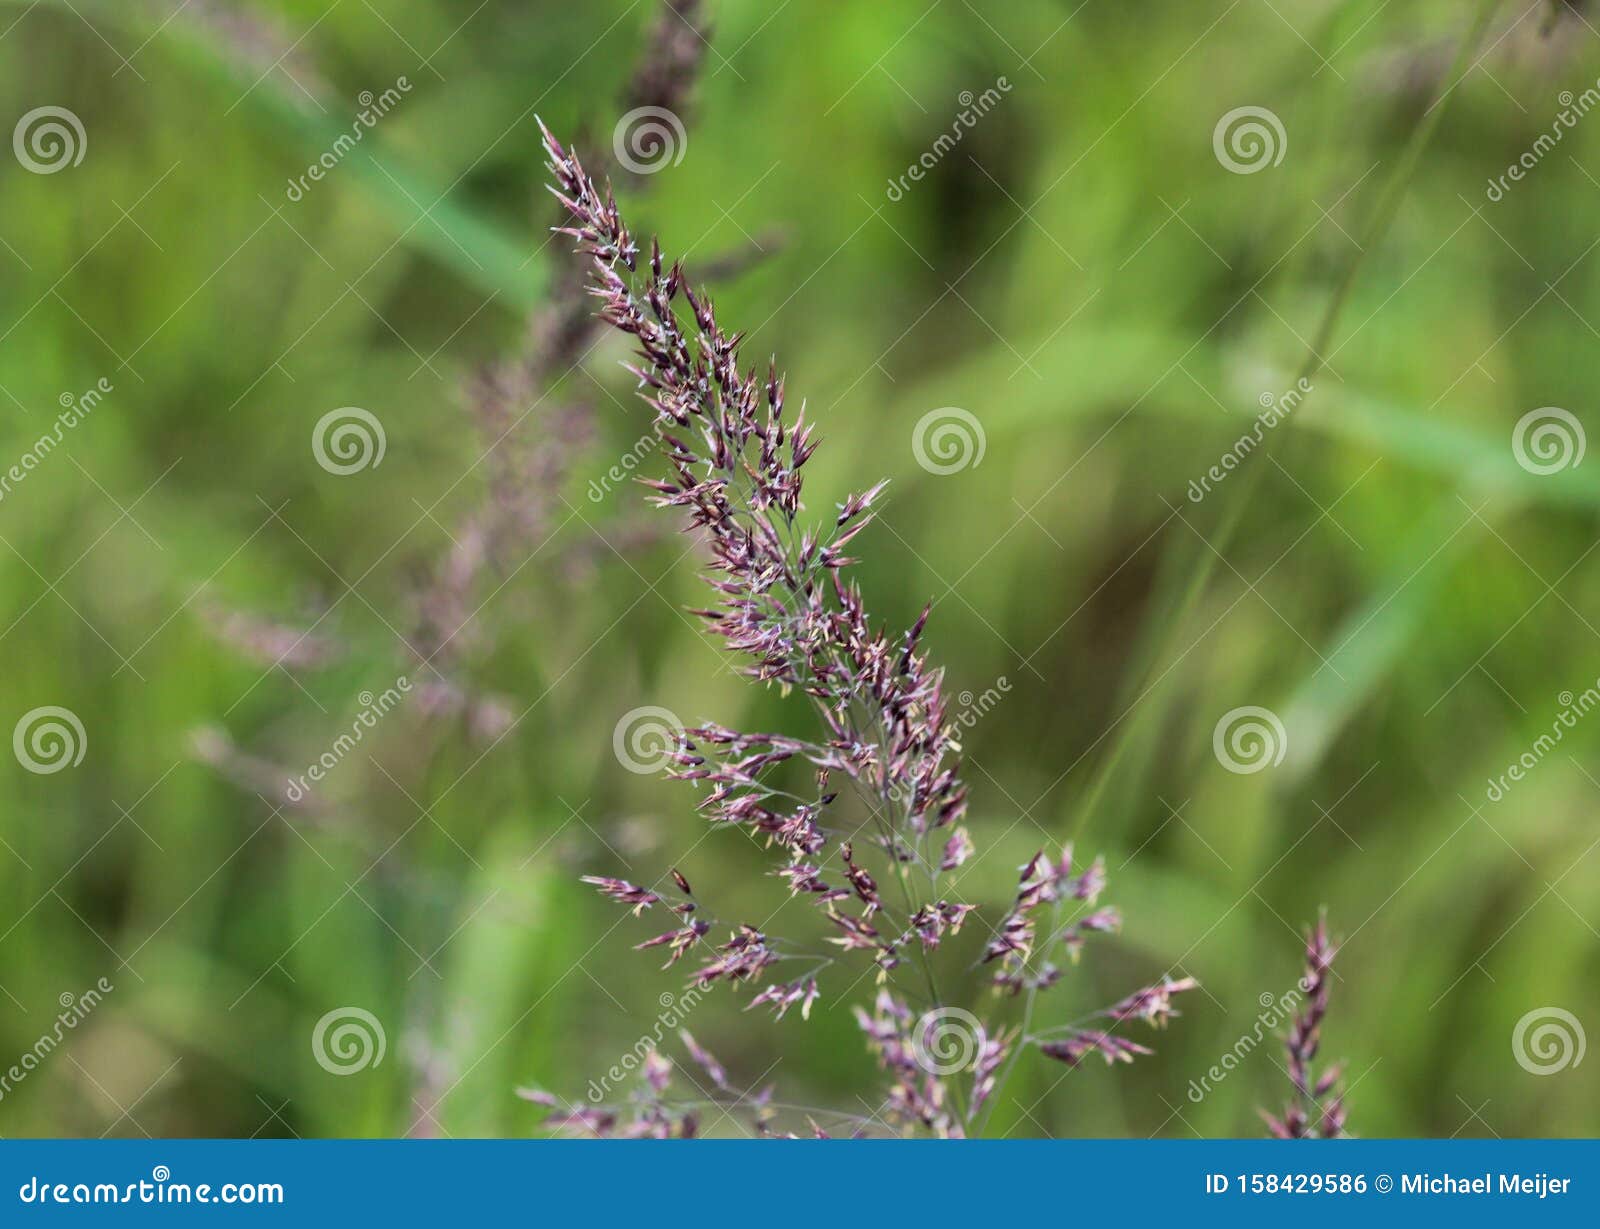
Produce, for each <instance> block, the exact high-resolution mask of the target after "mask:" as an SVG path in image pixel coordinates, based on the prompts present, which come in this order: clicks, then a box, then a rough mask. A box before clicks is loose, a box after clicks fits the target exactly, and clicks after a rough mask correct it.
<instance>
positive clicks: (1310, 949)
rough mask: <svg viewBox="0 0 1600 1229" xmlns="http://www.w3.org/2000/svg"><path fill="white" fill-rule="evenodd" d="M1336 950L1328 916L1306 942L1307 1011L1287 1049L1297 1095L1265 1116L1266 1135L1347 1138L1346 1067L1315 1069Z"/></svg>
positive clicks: (1286, 1041)
mask: <svg viewBox="0 0 1600 1229" xmlns="http://www.w3.org/2000/svg"><path fill="white" fill-rule="evenodd" d="M1338 951H1339V949H1338V946H1337V945H1336V944H1334V943H1333V941H1332V940H1330V939H1329V937H1328V921H1327V918H1326V917H1321V918H1319V919H1318V920H1317V924H1316V925H1315V926H1314V927H1313V928H1312V929H1311V931H1310V933H1309V934H1308V935H1307V937H1306V972H1305V976H1304V977H1302V978H1301V979H1300V989H1301V990H1302V991H1303V992H1304V993H1305V996H1306V1005H1305V1009H1304V1010H1303V1011H1301V1012H1300V1014H1299V1015H1297V1016H1296V1017H1295V1018H1294V1022H1293V1023H1292V1024H1291V1025H1290V1026H1289V1034H1288V1036H1287V1037H1285V1038H1284V1049H1285V1050H1286V1051H1287V1053H1288V1056H1289V1082H1290V1083H1291V1084H1293V1085H1294V1092H1295V1096H1294V1099H1293V1100H1292V1101H1290V1103H1289V1104H1288V1105H1287V1106H1286V1107H1285V1108H1284V1111H1283V1114H1282V1115H1281V1116H1279V1117H1274V1116H1273V1115H1271V1114H1265V1113H1264V1114H1262V1117H1263V1118H1265V1119H1266V1123H1267V1130H1268V1131H1269V1132H1270V1133H1271V1134H1272V1135H1273V1136H1274V1137H1275V1138H1277V1139H1339V1138H1340V1137H1342V1136H1343V1135H1344V1134H1345V1129H1344V1126H1345V1114H1346V1110H1345V1104H1344V1093H1343V1092H1342V1091H1339V1089H1338V1084H1339V1080H1340V1077H1341V1076H1342V1075H1343V1072H1344V1067H1343V1064H1341V1063H1335V1064H1333V1065H1332V1066H1330V1067H1328V1068H1327V1070H1325V1071H1324V1072H1323V1073H1322V1074H1321V1075H1320V1076H1317V1075H1316V1074H1315V1072H1314V1071H1313V1068H1312V1063H1313V1061H1314V1060H1315V1059H1316V1057H1317V1052H1318V1051H1319V1050H1320V1049H1321V1048H1322V1019H1323V1017H1324V1016H1325V1015H1326V1014H1327V1012H1328V974H1329V971H1330V969H1331V968H1332V965H1333V958H1334V957H1335V956H1336V955H1338Z"/></svg>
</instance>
